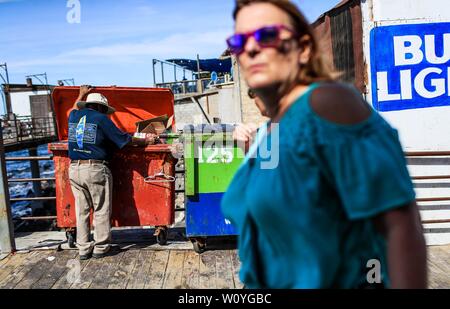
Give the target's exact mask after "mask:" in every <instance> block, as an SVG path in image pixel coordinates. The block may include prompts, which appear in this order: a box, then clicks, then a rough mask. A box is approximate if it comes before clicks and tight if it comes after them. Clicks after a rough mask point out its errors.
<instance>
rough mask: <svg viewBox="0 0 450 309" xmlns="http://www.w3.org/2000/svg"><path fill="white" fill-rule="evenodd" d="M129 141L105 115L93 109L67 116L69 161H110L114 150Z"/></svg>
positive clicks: (129, 136) (129, 138)
mask: <svg viewBox="0 0 450 309" xmlns="http://www.w3.org/2000/svg"><path fill="white" fill-rule="evenodd" d="M130 141H131V135H129V134H128V133H124V132H122V131H121V130H120V129H118V128H117V127H116V126H115V125H114V123H113V122H112V121H111V119H109V118H108V117H107V116H106V115H105V114H102V113H100V112H97V111H95V110H93V109H89V108H84V109H82V110H73V111H72V112H70V115H69V157H70V159H71V160H105V161H108V160H110V159H111V156H112V153H113V152H114V150H116V149H122V148H123V147H125V146H126V145H127V144H128V143H129V142H130Z"/></svg>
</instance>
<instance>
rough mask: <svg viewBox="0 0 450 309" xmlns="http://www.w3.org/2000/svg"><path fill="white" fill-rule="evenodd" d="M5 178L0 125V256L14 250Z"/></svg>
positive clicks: (12, 228) (3, 149)
mask: <svg viewBox="0 0 450 309" xmlns="http://www.w3.org/2000/svg"><path fill="white" fill-rule="evenodd" d="M7 177H8V176H7V173H6V163H5V147H4V146H3V128H2V126H1V123H0V253H2V254H3V253H11V252H14V251H15V250H16V243H15V241H14V227H13V223H12V215H11V206H10V204H9V189H8V180H7Z"/></svg>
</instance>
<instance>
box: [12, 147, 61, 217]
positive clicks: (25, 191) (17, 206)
mask: <svg viewBox="0 0 450 309" xmlns="http://www.w3.org/2000/svg"><path fill="white" fill-rule="evenodd" d="M49 155H51V153H50V152H49V151H48V149H47V145H41V146H39V147H38V156H49ZM26 156H29V154H28V150H21V151H16V152H9V153H7V154H6V157H26ZM39 169H40V173H41V177H43V178H44V177H45V178H47V177H49V178H50V177H54V165H53V161H51V160H50V161H39ZM6 171H7V174H8V178H31V167H30V162H28V161H25V162H23V161H12V162H6ZM49 185H50V186H52V187H53V186H54V182H50V183H49ZM9 194H10V197H11V198H19V197H33V196H34V192H33V184H32V183H31V182H29V183H16V182H15V183H10V185H9ZM11 210H12V216H13V218H17V217H22V216H30V215H32V212H33V204H32V203H31V202H14V203H11Z"/></svg>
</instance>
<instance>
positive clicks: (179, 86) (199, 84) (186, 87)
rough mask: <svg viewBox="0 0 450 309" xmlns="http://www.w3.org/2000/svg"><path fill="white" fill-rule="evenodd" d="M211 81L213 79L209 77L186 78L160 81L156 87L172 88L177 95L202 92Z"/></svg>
mask: <svg viewBox="0 0 450 309" xmlns="http://www.w3.org/2000/svg"><path fill="white" fill-rule="evenodd" d="M210 81H211V80H210V79H209V78H204V79H196V80H184V81H179V82H170V83H159V84H156V87H157V88H168V89H170V90H172V92H173V94H175V95H177V94H178V95H180V94H193V93H202V92H203V90H204V89H206V88H207V86H208V84H209V82H210Z"/></svg>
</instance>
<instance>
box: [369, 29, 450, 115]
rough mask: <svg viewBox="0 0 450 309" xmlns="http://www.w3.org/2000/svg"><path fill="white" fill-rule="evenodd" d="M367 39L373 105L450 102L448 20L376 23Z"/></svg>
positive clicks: (387, 107)
mask: <svg viewBox="0 0 450 309" xmlns="http://www.w3.org/2000/svg"><path fill="white" fill-rule="evenodd" d="M370 41H371V46H370V53H371V67H372V93H373V97H372V102H373V106H374V108H376V109H377V110H379V111H382V112H385V111H398V110H405V109H417V108H427V107H433V106H450V23H435V24H417V25H401V26H384V27H377V28H374V29H373V30H372V32H371V37H370Z"/></svg>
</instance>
